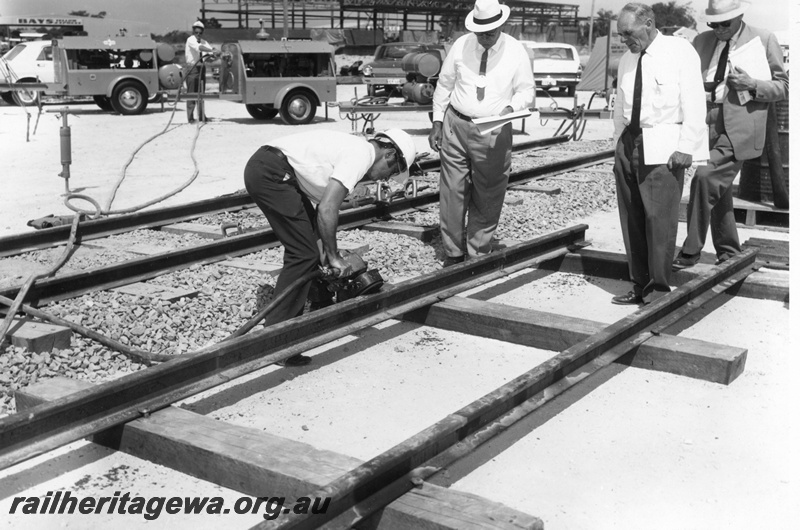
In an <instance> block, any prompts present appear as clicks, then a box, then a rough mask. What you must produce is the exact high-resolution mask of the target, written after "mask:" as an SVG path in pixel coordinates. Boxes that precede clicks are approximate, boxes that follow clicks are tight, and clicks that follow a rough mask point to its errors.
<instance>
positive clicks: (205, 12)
mask: <svg viewBox="0 0 800 530" xmlns="http://www.w3.org/2000/svg"><path fill="white" fill-rule="evenodd" d="M505 4H506V5H508V6H509V7H510V8H511V16H510V17H509V22H508V23H509V24H518V25H521V26H522V27H523V28H525V27H529V26H537V27H540V28H544V27H547V26H548V25H552V24H556V25H560V26H572V27H574V26H577V25H578V22H579V19H578V6H577V5H574V4H546V3H543V2H528V1H525V0H508V1H506V2H505ZM284 5H285V6H286V9H287V12H288V15H287V17H288V19H289V20H288V21H287V23H288V24H289V26H290V27H293V28H298V27H299V28H306V27H320V28H322V27H330V28H345V27H354V28H358V29H361V27H362V21H363V23H364V27H365V28H380V27H384V26H386V25H396V26H399V28H398V29H400V30H427V31H432V30H434V29H435V25H436V24H440V23H441V22H442V20H443V19H444V20H445V21H446V22H445V23H454V22H457V23H458V24H461V23H463V19H464V17H465V16H466V14H467V13H468V12H469V11H470V10H471V9H472V7H473V5H474V2H473V1H472V0H329V1H325V0H282V1H279V0H202V3H201V7H200V15H201V18H203V19H204V20H207V19H210V18H215V19H216V20H217V21H218V22H219V23H220V24H222V26H223V27H231V26H233V27H236V28H250V27H258V23H259V19H264V22H265V24H266V25H268V26H269V25H271V27H273V28H275V27H282V26H283V12H284ZM387 20H388V24H387Z"/></svg>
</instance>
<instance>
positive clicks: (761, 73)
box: [728, 37, 772, 81]
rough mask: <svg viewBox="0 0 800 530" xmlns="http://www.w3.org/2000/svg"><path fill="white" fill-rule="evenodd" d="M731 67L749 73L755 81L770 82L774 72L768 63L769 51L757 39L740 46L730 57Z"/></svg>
mask: <svg viewBox="0 0 800 530" xmlns="http://www.w3.org/2000/svg"><path fill="white" fill-rule="evenodd" d="M728 60H730V62H731V66H732V67H734V68H739V69H740V70H744V71H745V72H747V75H749V76H750V77H752V78H753V79H760V80H762V81H768V80H770V79H772V71H771V70H770V69H769V62H768V61H767V50H765V49H764V45H763V44H761V39H760V38H758V37H756V38H755V39H753V40H751V41H750V42H748V43H747V44H745V45H744V46H739V47H738V48H736V49H735V50H732V51H731V52H730V54H729V55H728Z"/></svg>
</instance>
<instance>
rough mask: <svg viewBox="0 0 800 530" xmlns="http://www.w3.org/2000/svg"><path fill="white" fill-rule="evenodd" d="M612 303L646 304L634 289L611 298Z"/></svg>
mask: <svg viewBox="0 0 800 530" xmlns="http://www.w3.org/2000/svg"><path fill="white" fill-rule="evenodd" d="M611 303H612V304H617V305H642V304H644V299H643V298H642V297H641V296H639V295H638V294H636V293H634V292H633V291H630V292H629V293H628V294H621V295H619V296H615V297H614V298H612V299H611Z"/></svg>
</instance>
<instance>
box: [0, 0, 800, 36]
mask: <svg viewBox="0 0 800 530" xmlns="http://www.w3.org/2000/svg"><path fill="white" fill-rule="evenodd" d="M538 1H540V2H545V3H564V4H572V5H578V6H579V8H578V15H579V16H586V17H588V16H589V14H590V13H591V10H592V5H593V4H594V12H595V13H597V11H599V10H600V9H610V10H612V11H614V12H618V11H619V10H620V8H621V7H622V6H624V5H625V4H626V3H627V2H628V0H563V2H555V1H550V0H538ZM662 1H668V0H662ZM212 2H213V0H207V5H209V4H211V3H212ZM216 2H217V4H218V5H219V6H220V7H222V6H224V5H229V4H230V0H216ZM677 2H678V4H679V5H683V4H685V3H689V4H690V5H691V6H692V8H693V9H694V17H695V19H696V20H698V22H700V23H701V24H702V15H703V13H704V12H705V9H706V7H708V1H707V0H677ZM232 5H236V2H235V0H234V1H233V2H232ZM790 5H791V7H792V8H796V9H795V10H793V11H794V13H793V14H794V15H795V17H796V16H797V15H800V0H753V2H752V6H751V7H750V9H749V10H748V11H747V14H745V21H746V22H748V23H749V24H751V25H753V26H756V27H760V28H764V29H768V30H770V31H778V30H788V29H789V28H790V27H792V29H794V30H797V29H798V26H797V22H798V20H797V19H796V18H795V17H792V16H790V14H789V12H790ZM200 6H201V1H200V0H0V15H3V16H8V15H44V14H57V15H66V14H68V12H69V11H81V10H83V11H88V12H89V13H98V12H100V11H106V13H107V14H106V17H107V18H114V19H121V20H135V21H142V22H149V23H150V25H151V27H152V30H151V32H152V33H155V34H159V35H161V34H164V33H167V32H169V31H171V30H188V29H189V27H190V26H191V24H192V22H194V21H195V20H196V19H197V17H198V16H199V15H200Z"/></svg>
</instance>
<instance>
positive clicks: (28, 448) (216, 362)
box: [0, 225, 588, 469]
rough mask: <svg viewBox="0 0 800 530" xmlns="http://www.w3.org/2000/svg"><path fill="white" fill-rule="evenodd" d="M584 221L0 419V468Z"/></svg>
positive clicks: (474, 277) (445, 286)
mask: <svg viewBox="0 0 800 530" xmlns="http://www.w3.org/2000/svg"><path fill="white" fill-rule="evenodd" d="M587 228H588V227H587V226H586V225H577V226H574V227H570V228H566V229H563V230H559V231H556V232H552V233H550V234H546V235H543V236H540V237H537V238H535V239H533V240H531V241H529V242H526V243H522V244H519V245H515V246H513V247H509V248H506V249H503V250H500V251H497V252H493V253H492V254H489V255H488V256H484V257H481V258H479V259H475V260H470V261H468V262H465V263H462V264H459V265H456V266H454V267H449V268H447V269H442V270H440V271H436V272H433V273H430V274H426V275H423V276H419V277H417V278H413V279H410V280H408V281H405V282H402V283H399V284H397V285H394V286H392V288H389V289H384V290H382V291H381V292H378V293H376V294H372V295H369V296H363V297H358V298H355V299H352V300H348V301H346V302H342V303H340V304H336V305H334V306H331V307H328V308H326V309H321V310H319V311H315V312H313V313H309V314H307V315H303V316H301V317H298V318H294V319H291V320H288V321H286V322H282V323H280V324H276V325H274V326H270V327H268V328H264V329H262V330H260V331H255V332H252V333H250V334H248V335H245V336H243V337H238V338H236V339H234V340H231V341H229V342H223V343H218V344H214V345H210V346H207V347H205V348H203V349H201V350H199V351H197V352H196V353H195V354H194V355H184V356H180V357H178V358H176V359H174V360H172V361H169V362H166V363H163V364H161V365H158V366H154V367H151V368H149V369H147V370H143V371H140V372H136V373H134V374H130V375H128V376H125V377H122V378H120V379H117V380H115V381H110V382H107V383H103V384H101V385H99V386H97V387H95V388H92V389H88V390H86V391H82V392H78V393H75V394H73V395H71V396H67V397H65V398H61V399H58V400H56V401H53V402H50V403H45V404H42V405H38V406H36V407H34V408H32V409H29V410H27V411H25V412H24V413H17V414H14V415H12V416H7V417H5V418H0V469H4V468H7V467H9V466H11V465H13V464H16V463H18V462H21V461H23V460H25V459H28V458H31V457H33V456H36V455H38V454H41V453H43V452H46V451H49V450H52V449H55V448H57V447H59V446H61V445H64V444H66V443H69V442H72V441H75V440H78V439H80V438H82V437H85V436H89V435H91V434H94V433H97V432H100V431H102V430H105V429H108V428H110V427H113V426H115V425H119V424H121V423H125V422H127V421H130V420H133V419H136V418H138V417H141V416H143V415H146V414H148V413H149V412H150V411H154V410H158V409H160V408H164V407H166V406H168V405H170V404H172V403H175V402H176V401H179V400H181V399H185V398H187V397H189V396H191V395H193V394H196V393H198V392H201V391H204V390H207V389H209V388H212V387H214V386H216V385H219V384H221V383H224V382H226V381H229V380H230V379H231V378H233V377H238V376H241V375H243V374H245V373H249V372H252V371H254V370H257V369H259V368H262V367H264V366H267V365H269V364H272V363H275V362H277V361H280V360H283V359H286V358H288V357H291V356H293V355H296V354H297V353H300V352H303V351H307V350H308V349H310V348H313V347H316V346H319V345H322V344H327V343H328V342H330V341H332V340H335V339H337V338H340V337H343V336H346V335H348V334H351V333H353V332H355V331H357V330H359V329H363V328H365V327H368V326H372V325H375V324H377V323H379V322H382V321H384V320H387V319H390V318H394V317H397V316H399V315H402V314H405V313H407V312H409V311H411V310H413V309H417V308H419V307H423V306H425V305H430V304H432V303H435V302H437V301H439V300H442V299H445V298H448V297H450V296H453V295H454V294H456V293H458V292H461V291H463V290H465V289H470V288H472V287H475V286H477V285H480V284H482V283H485V282H488V281H492V280H494V279H498V278H502V277H505V276H507V275H508V274H510V273H511V272H514V271H516V270H521V269H523V268H527V267H529V266H531V265H533V264H536V263H538V262H541V261H543V260H545V259H552V258H553V257H555V256H558V255H563V254H565V253H566V252H567V251H568V249H569V247H570V246H572V245H574V244H576V243H580V242H582V241H584V237H585V232H586V229H587Z"/></svg>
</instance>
